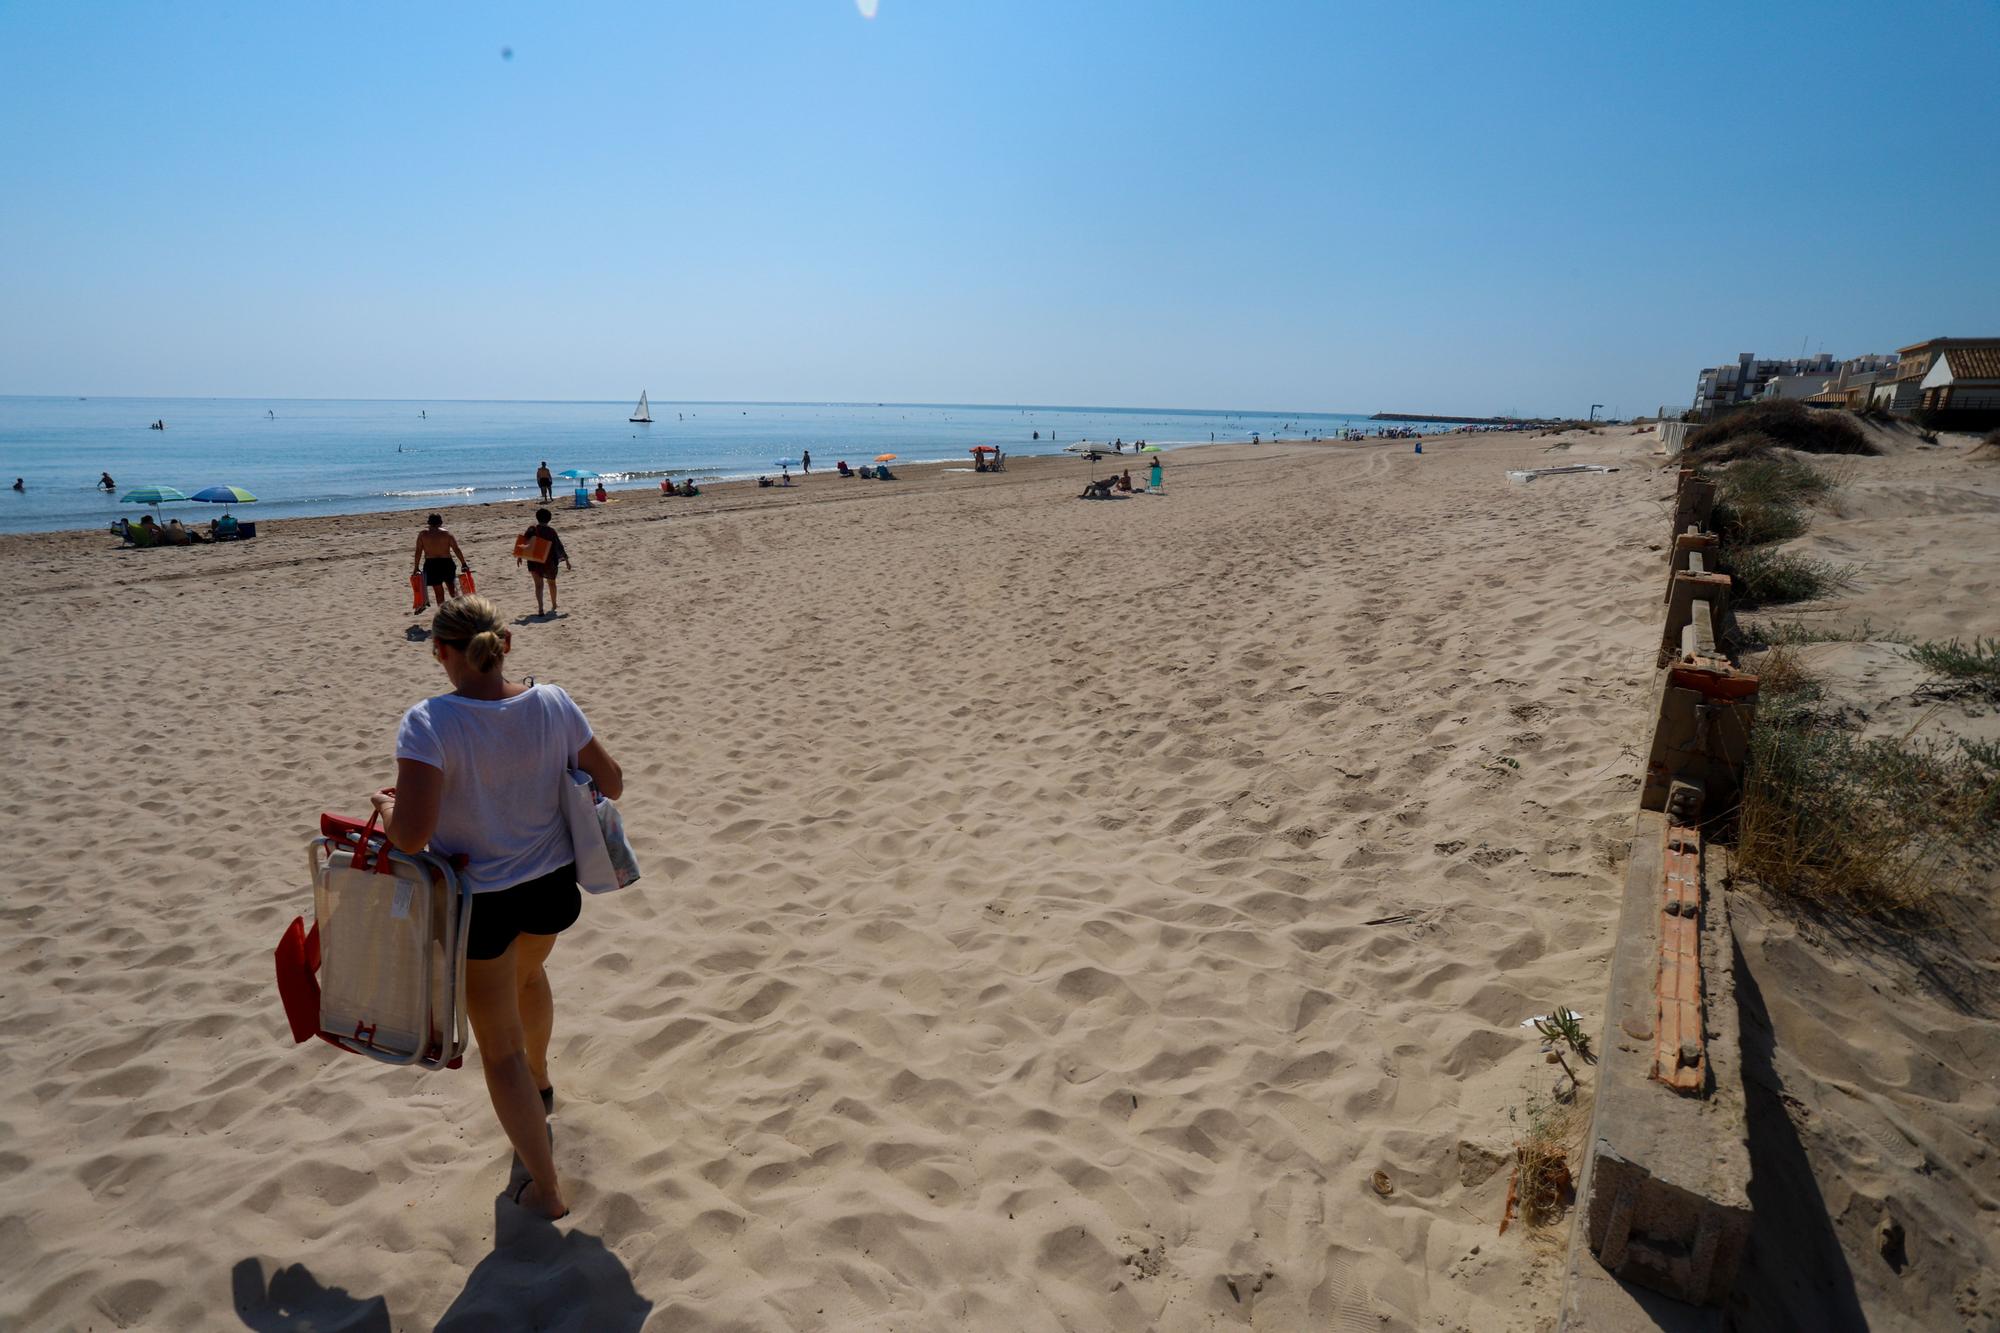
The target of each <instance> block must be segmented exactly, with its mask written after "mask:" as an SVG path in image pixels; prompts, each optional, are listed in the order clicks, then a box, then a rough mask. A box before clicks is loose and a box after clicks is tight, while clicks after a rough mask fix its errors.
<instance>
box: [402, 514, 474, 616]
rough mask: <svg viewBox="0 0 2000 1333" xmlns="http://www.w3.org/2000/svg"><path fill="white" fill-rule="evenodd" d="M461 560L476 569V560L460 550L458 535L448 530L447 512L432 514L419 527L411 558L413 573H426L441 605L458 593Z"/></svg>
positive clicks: (467, 566)
mask: <svg viewBox="0 0 2000 1333" xmlns="http://www.w3.org/2000/svg"><path fill="white" fill-rule="evenodd" d="M453 556H457V557H458V563H454V562H453V560H452V557H453ZM459 563H462V564H464V566H465V567H466V568H467V569H471V568H472V562H471V561H469V560H467V559H466V558H465V552H464V551H462V550H460V549H459V545H458V538H456V537H454V536H452V535H451V534H450V533H449V532H446V531H445V527H444V515H442V514H432V515H431V516H430V517H429V518H427V519H425V520H424V526H423V527H421V528H419V529H418V530H417V549H416V552H415V553H414V554H413V555H411V557H410V572H411V573H412V574H416V573H419V572H421V573H422V574H423V576H424V587H425V588H427V589H429V591H430V595H431V597H432V598H434V599H435V601H436V604H437V605H439V606H443V605H444V604H445V601H446V600H447V599H448V598H451V597H456V596H458V564H459Z"/></svg>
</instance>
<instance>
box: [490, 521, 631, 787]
mask: <svg viewBox="0 0 2000 1333" xmlns="http://www.w3.org/2000/svg"><path fill="white" fill-rule="evenodd" d="M549 518H550V515H549V511H548V510H546V509H537V510H536V511H535V526H534V527H532V528H529V529H528V531H527V532H526V533H525V534H524V535H525V536H527V537H528V538H529V539H530V540H532V539H534V538H536V537H540V538H541V539H542V540H543V541H546V542H547V543H548V544H549V558H548V559H546V560H530V561H529V562H528V572H529V573H530V574H532V575H534V578H535V614H536V615H538V616H539V615H542V614H544V611H543V608H542V585H543V584H544V583H546V584H548V587H549V604H548V608H547V609H548V610H549V611H554V610H556V609H557V608H556V565H557V564H562V565H564V566H566V567H568V568H570V569H572V570H573V569H575V568H576V566H575V565H572V564H570V562H569V551H568V550H567V549H566V548H565V547H564V546H563V539H562V538H561V537H559V536H557V535H556V530H555V529H554V528H552V527H550V526H549ZM514 563H515V564H516V565H519V564H520V563H521V562H520V561H519V560H516V561H515V562H514ZM614 799H616V798H614Z"/></svg>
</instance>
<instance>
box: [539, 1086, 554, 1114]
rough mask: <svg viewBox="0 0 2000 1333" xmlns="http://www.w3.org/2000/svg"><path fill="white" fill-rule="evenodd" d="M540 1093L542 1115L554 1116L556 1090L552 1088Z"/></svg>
mask: <svg viewBox="0 0 2000 1333" xmlns="http://www.w3.org/2000/svg"><path fill="white" fill-rule="evenodd" d="M541 1091H542V1114H543V1115H554V1114H555V1113H556V1090H555V1089H554V1088H543V1089H542V1090H541Z"/></svg>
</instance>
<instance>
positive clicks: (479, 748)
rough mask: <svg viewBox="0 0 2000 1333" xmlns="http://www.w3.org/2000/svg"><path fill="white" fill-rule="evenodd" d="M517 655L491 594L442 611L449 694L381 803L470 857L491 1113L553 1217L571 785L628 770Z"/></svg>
mask: <svg viewBox="0 0 2000 1333" xmlns="http://www.w3.org/2000/svg"><path fill="white" fill-rule="evenodd" d="M512 647H513V640H512V637H511V635H510V634H509V633H508V631H507V630H505V629H503V628H501V625H500V612H499V611H498V610H496V609H495V608H494V606H493V603H491V602H489V601H487V600H486V599H485V598H484V597H454V598H452V599H451V600H450V601H448V602H446V603H445V604H444V605H443V606H442V607H440V608H439V609H438V613H437V615H436V616H434V617H433V618H432V620H431V652H432V653H433V654H434V655H435V656H436V657H437V660H438V664H439V665H440V666H442V667H443V668H444V674H445V676H446V678H447V679H449V680H450V681H451V685H452V689H451V693H449V694H440V695H438V696H436V697H435V698H431V699H425V700H423V701H422V702H420V703H418V704H415V705H413V706H412V707H411V708H410V710H409V711H408V712H406V713H404V714H403V722H402V725H401V726H400V727H398V728H397V731H396V785H395V786H394V787H390V788H385V789H384V790H382V791H379V792H376V793H375V795H374V796H373V797H372V798H371V799H372V801H373V803H374V805H375V808H376V810H377V811H378V812H380V814H381V816H382V832H383V834H384V836H386V837H387V838H388V839H389V841H390V842H391V843H393V844H394V845H395V846H396V847H398V848H400V849H401V850H403V851H406V852H415V851H421V850H423V849H424V848H425V847H426V846H428V847H429V848H430V850H431V851H433V852H436V853H437V854H438V855H440V856H464V857H465V858H466V867H465V870H464V872H463V873H464V877H465V882H466V884H467V886H468V887H469V888H470V889H471V891H472V894H473V899H472V928H471V931H470V933H469V934H468V936H467V943H466V949H465V957H466V967H465V1007H466V1013H467V1016H468V1017H469V1018H470V1019H471V1020H472V1035H473V1039H474V1040H475V1041H477V1042H478V1044H479V1063H480V1066H481V1068H482V1069H483V1070H484V1072H485V1075H486V1093H487V1096H489V1097H490V1098H492V1101H493V1113H494V1115H495V1116H497V1117H498V1118H499V1121H500V1128H501V1129H502V1130H504V1131H505V1132H506V1135H507V1139H508V1141H509V1142H510V1143H512V1144H513V1145H514V1151H515V1153H516V1154H517V1155H518V1156H519V1157H520V1159H521V1164H522V1166H523V1167H525V1168H526V1170H527V1173H528V1178H527V1179H526V1180H524V1181H522V1182H521V1184H520V1185H519V1186H518V1187H517V1188H516V1189H515V1190H514V1192H513V1195H512V1198H513V1200H514V1202H515V1203H517V1204H520V1205H521V1206H522V1207H524V1208H527V1209H529V1210H531V1211H533V1212H537V1213H540V1214H541V1215H542V1216H544V1217H547V1218H550V1219H551V1220H553V1219H555V1218H559V1217H562V1216H563V1215H565V1214H566V1213H568V1212H569V1206H568V1205H567V1204H566V1203H565V1202H564V1199H563V1189H562V1181H561V1180H560V1179H559V1178H558V1176H557V1174H556V1162H555V1153H554V1150H553V1148H552V1146H551V1142H550V1139H549V1130H548V1117H549V1113H550V1112H551V1111H552V1110H554V1108H555V1087H554V1084H553V1083H552V1082H551V1081H550V1079H549V1033H550V1032H551V1031H552V1030H553V1028H554V1025H555V1000H554V996H553V994H552V993H551V991H550V989H549V977H548V972H547V971H546V970H545V969H544V967H543V964H544V963H545V962H546V961H547V959H548V956H549V951H550V950H552V949H553V948H555V943H556V936H557V935H559V934H561V933H562V932H563V931H564V930H566V929H568V928H569V926H570V925H571V924H572V923H573V922H575V920H576V918H577V915H578V913H579V912H580V911H581V910H582V897H581V895H580V894H579V893H578V892H577V886H576V858H575V853H574V851H573V850H572V848H571V844H570V837H569V824H568V821H567V820H565V819H564V817H563V808H562V784H563V783H565V782H566V781H568V778H567V777H566V773H567V771H568V769H569V768H571V767H572V766H574V767H576V768H580V769H582V770H583V771H584V772H586V773H588V774H590V776H591V779H592V781H594V782H595V783H596V784H597V789H598V790H599V791H601V792H603V793H604V794H605V795H606V796H609V797H611V798H612V799H613V800H616V799H617V798H618V797H619V796H620V795H622V794H623V792H624V790H625V775H624V773H623V772H622V771H621V770H620V769H619V767H618V762H617V760H615V759H613V758H612V757H611V755H610V752H609V751H607V750H606V749H605V748H604V743H603V742H602V741H600V740H598V739H597V737H596V736H594V735H593V734H592V733H591V730H590V723H589V722H588V721H586V720H585V719H584V716H583V710H582V709H580V708H578V707H577V706H576V704H575V702H574V701H573V700H572V699H571V698H570V697H569V695H568V694H566V693H564V692H563V690H562V689H561V688H560V687H559V686H555V685H523V684H520V683H519V682H517V681H511V680H508V679H507V678H506V676H505V675H503V674H502V672H501V666H502V664H503V663H504V662H505V660H506V656H507V653H508V652H509V651H510V650H511V649H512Z"/></svg>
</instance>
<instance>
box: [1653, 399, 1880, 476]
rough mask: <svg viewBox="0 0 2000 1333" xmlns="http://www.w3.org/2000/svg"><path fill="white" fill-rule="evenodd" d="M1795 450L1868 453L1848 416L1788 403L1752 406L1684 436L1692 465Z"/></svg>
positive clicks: (1869, 447) (1871, 448)
mask: <svg viewBox="0 0 2000 1333" xmlns="http://www.w3.org/2000/svg"><path fill="white" fill-rule="evenodd" d="M1773 449H1796V450H1798V451H1799V452H1800V453H1804V454H1872V453H1874V452H1875V446H1874V445H1872V444H1870V443H1869V442H1868V437H1867V436H1866V435H1865V434H1863V433H1862V430H1861V427H1860V426H1859V425H1857V424H1856V423H1855V421H1854V418H1853V417H1851V416H1849V415H1848V414H1847V413H1846V412H1843V411H1828V410H1824V409H1815V408H1810V407H1806V406H1805V405H1804V404H1801V403H1795V402H1790V401H1783V400H1781V401H1778V402H1770V403H1752V404H1751V405H1750V406H1749V407H1744V408H1738V409H1737V410H1736V411H1734V412H1731V413H1729V414H1728V415H1727V416H1725V417H1722V418H1721V419H1720V420H1716V421H1711V422H1709V423H1708V424H1707V425H1706V426H1703V427H1702V428H1701V429H1700V430H1697V431H1694V432H1693V433H1691V434H1690V435H1689V436H1688V441H1687V450H1686V452H1687V456H1688V457H1689V458H1690V459H1692V460H1693V461H1694V462H1696V463H1726V462H1729V461H1731V460H1733V459H1739V458H1751V457H1755V456H1758V455H1763V454H1769V453H1770V451H1771V450H1773Z"/></svg>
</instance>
